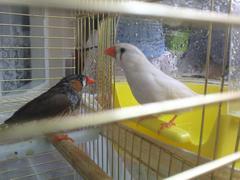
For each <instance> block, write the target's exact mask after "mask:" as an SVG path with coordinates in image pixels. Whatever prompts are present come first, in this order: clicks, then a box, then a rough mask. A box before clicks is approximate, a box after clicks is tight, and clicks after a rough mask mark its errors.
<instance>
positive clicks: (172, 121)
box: [157, 115, 177, 134]
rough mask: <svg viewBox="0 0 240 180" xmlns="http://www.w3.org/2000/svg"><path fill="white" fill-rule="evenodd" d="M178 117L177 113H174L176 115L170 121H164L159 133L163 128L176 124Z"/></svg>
mask: <svg viewBox="0 0 240 180" xmlns="http://www.w3.org/2000/svg"><path fill="white" fill-rule="evenodd" d="M176 118H177V115H174V117H173V118H172V119H171V120H170V121H168V122H164V123H162V124H161V125H160V128H159V129H158V131H157V133H158V134H160V132H161V131H162V130H164V129H167V128H170V127H172V126H176V123H175V120H176Z"/></svg>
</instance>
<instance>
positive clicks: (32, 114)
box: [5, 91, 70, 124]
mask: <svg viewBox="0 0 240 180" xmlns="http://www.w3.org/2000/svg"><path fill="white" fill-rule="evenodd" d="M69 105H70V102H69V100H68V98H67V96H66V95H65V94H63V93H56V92H51V91H48V92H46V93H44V94H42V95H40V96H38V97H37V98H35V99H33V100H32V101H30V102H28V103H27V104H25V105H24V106H22V107H21V108H20V109H19V110H18V111H16V112H15V113H14V114H13V116H12V117H10V118H9V119H8V120H6V121H5V123H6V124H11V123H22V122H26V121H31V120H39V119H42V118H48V117H53V116H57V115H60V114H64V113H66V112H68V111H70V107H69Z"/></svg>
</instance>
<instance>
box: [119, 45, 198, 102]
mask: <svg viewBox="0 0 240 180" xmlns="http://www.w3.org/2000/svg"><path fill="white" fill-rule="evenodd" d="M115 47H116V51H117V55H116V59H117V61H119V62H120V65H121V67H122V68H123V70H124V72H125V76H126V79H127V81H128V83H129V86H130V88H131V91H132V93H133V95H134V96H135V98H136V99H137V101H138V102H139V103H140V104H145V103H151V102H157V101H165V100H170V99H178V98H185V97H191V96H195V95H197V93H195V92H193V91H192V90H191V89H190V88H188V87H187V86H186V85H185V84H183V83H182V82H180V81H178V80H176V79H174V78H172V77H170V76H168V75H166V74H165V73H163V72H162V71H161V70H159V69H157V68H156V67H154V65H152V64H151V63H150V62H149V61H148V59H147V58H146V57H145V55H144V54H143V53H142V52H141V51H140V50H139V49H138V48H137V47H135V46H133V45H131V44H127V43H120V44H117V45H115ZM121 48H124V49H125V51H124V52H123V53H122V55H121V50H120V49H121Z"/></svg>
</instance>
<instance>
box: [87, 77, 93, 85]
mask: <svg viewBox="0 0 240 180" xmlns="http://www.w3.org/2000/svg"><path fill="white" fill-rule="evenodd" d="M86 82H87V85H91V84H94V83H95V80H94V79H93V78H90V77H89V76H86Z"/></svg>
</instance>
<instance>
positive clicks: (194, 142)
mask: <svg viewBox="0 0 240 180" xmlns="http://www.w3.org/2000/svg"><path fill="white" fill-rule="evenodd" d="M186 85H187V86H188V87H190V88H191V89H192V90H193V91H195V92H197V93H199V94H202V93H203V91H204V85H203V84H200V83H199V84H198V83H186ZM225 89H226V88H225ZM207 92H208V93H215V92H219V85H214V84H210V85H208V90H207ZM115 96H116V97H115V106H116V107H127V106H133V105H137V104H138V103H137V101H136V100H135V98H134V97H133V95H132V93H131V90H130V88H129V86H128V84H127V83H126V82H117V83H116V85H115ZM217 115H218V104H216V105H209V106H206V110H205V121H204V129H203V138H202V151H201V154H202V155H203V156H205V157H209V158H211V157H212V156H213V152H214V144H215V138H216V126H217ZM172 117H173V115H161V116H159V117H158V118H149V119H148V120H146V121H142V122H141V123H140V124H138V123H136V121H125V122H123V123H124V124H125V125H127V126H129V127H131V128H134V129H137V130H138V131H141V132H142V133H145V134H148V135H149V136H152V137H154V138H157V139H159V140H161V141H162V142H165V143H168V144H172V145H174V146H178V147H182V148H185V149H188V150H190V151H192V152H197V150H198V145H199V139H200V138H199V136H200V128H201V121H202V107H199V108H194V109H193V110H192V111H189V112H184V113H182V114H180V115H179V116H178V117H177V119H176V126H174V127H171V128H169V129H165V130H163V131H161V133H160V134H158V133H157V130H158V127H160V124H161V123H162V122H163V121H168V120H170V119H171V118H172ZM238 120H239V119H238V118H235V117H232V116H229V115H228V114H227V104H226V103H224V104H223V105H222V113H221V117H220V121H221V123H220V131H219V138H218V139H219V140H218V148H217V157H221V156H224V155H226V154H230V153H232V152H234V148H235V143H236V138H237V130H238Z"/></svg>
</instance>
